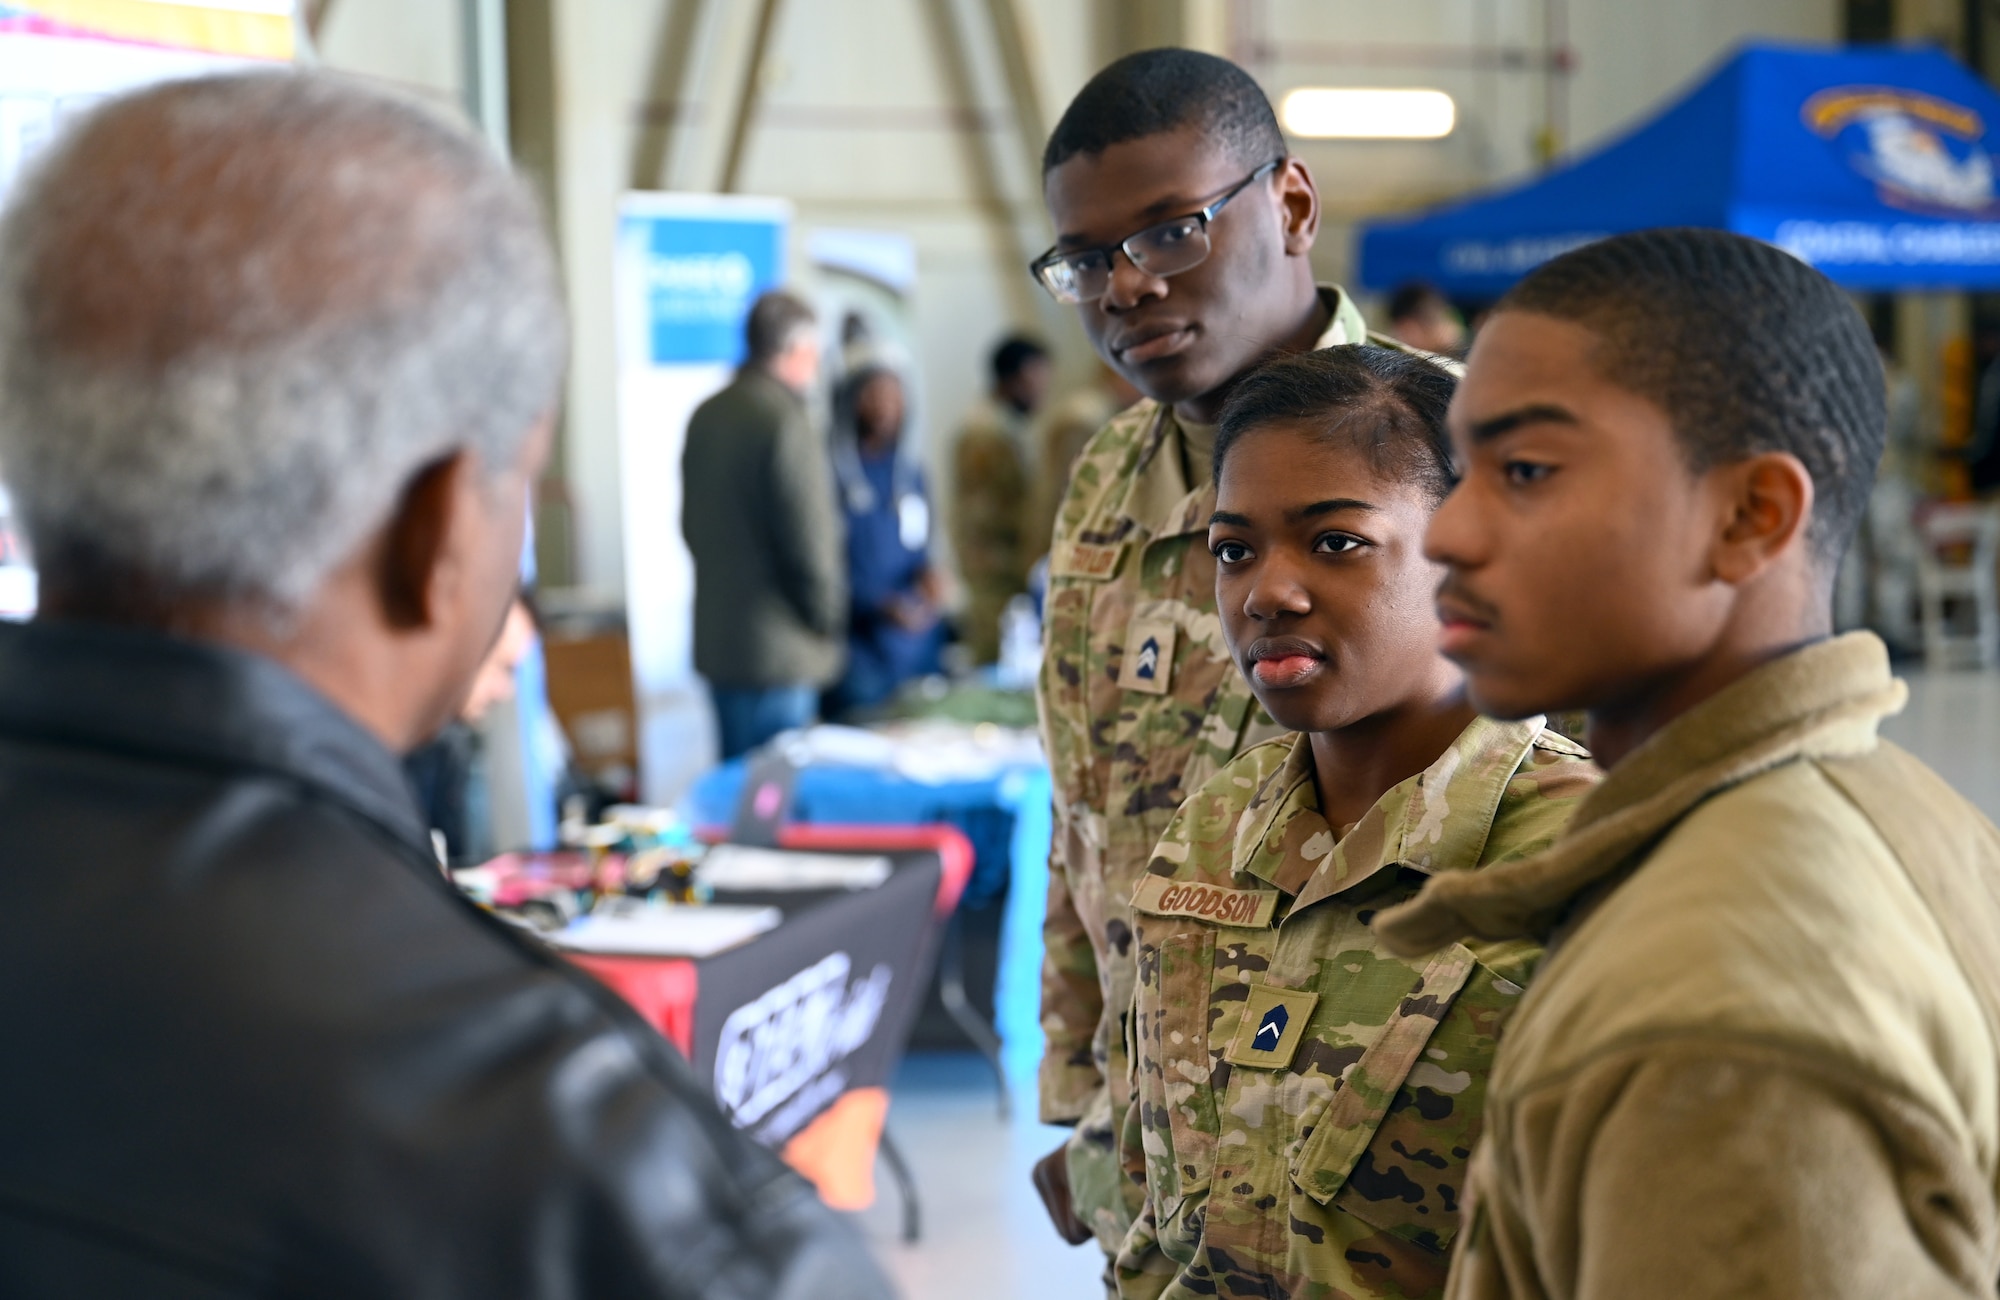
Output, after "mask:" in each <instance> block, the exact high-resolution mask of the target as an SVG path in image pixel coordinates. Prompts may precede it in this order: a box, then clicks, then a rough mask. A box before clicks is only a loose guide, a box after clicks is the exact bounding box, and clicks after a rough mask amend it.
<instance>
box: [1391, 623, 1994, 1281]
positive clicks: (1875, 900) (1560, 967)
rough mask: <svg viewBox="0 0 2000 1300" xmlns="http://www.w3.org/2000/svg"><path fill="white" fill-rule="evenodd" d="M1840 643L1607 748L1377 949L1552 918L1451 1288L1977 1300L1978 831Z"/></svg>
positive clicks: (1470, 1192) (1983, 1050)
mask: <svg viewBox="0 0 2000 1300" xmlns="http://www.w3.org/2000/svg"><path fill="white" fill-rule="evenodd" d="M1904 697H1905V692H1904V689H1903V686H1902V683H1900V682H1898V681H1896V680H1894V679H1893V678H1892V677H1891V676H1890V675H1889V668H1888V658H1887V655H1886V653H1885V652H1884V650H1883V648H1882V644H1881V642H1880V641H1878V640H1877V639H1876V638H1875V637H1873V636H1871V635H1868V634H1866V633H1859V634H1855V635H1850V636H1845V637H1840V638H1838V639H1835V640H1831V641H1825V642H1821V643H1818V644H1816V645H1813V646H1810V647H1807V648H1806V649H1803V650H1800V651H1797V652H1795V653H1793V654H1789V655H1786V656H1785V657H1783V658H1781V659H1778V660H1775V661H1773V662H1772V663H1770V664H1767V665H1765V666H1764V667H1762V668H1760V669H1758V670H1757V671H1756V672H1753V673H1751V674H1749V675H1748V676H1746V677H1744V678H1743V679H1742V680H1741V681H1738V682H1736V683H1735V684H1733V685H1732V686H1730V687H1729V688H1728V689H1727V690H1725V691H1723V692H1722V693H1720V694H1719V695H1717V696H1715V697H1714V698H1712V699H1710V700H1708V701H1707V702H1705V703H1703V704H1702V705H1700V706H1699V707H1697V708H1696V709H1694V710H1692V711H1690V712H1689V713H1687V714H1686V715H1684V716H1682V717H1681V718H1679V719H1677V720H1676V721H1675V722H1673V723H1672V724H1671V725H1670V726H1668V727H1667V728H1666V729H1664V730H1663V731H1661V732H1660V733H1659V734H1658V735H1657V736H1655V737H1654V738H1653V739H1652V740H1650V741H1649V742H1647V743H1646V744H1645V745H1644V746H1642V747H1641V748H1640V749H1638V750H1637V751H1635V752H1634V753H1633V754H1632V755H1631V756H1630V757H1629V758H1627V759H1626V760H1625V761H1624V762H1622V763H1620V764H1619V765H1618V766H1617V767H1616V768H1614V769H1613V770H1612V772H1611V774H1610V776H1609V777H1608V778H1607V779H1606V780H1605V782H1604V783H1603V785H1601V786H1599V787H1598V789H1597V790H1596V791H1595V792H1593V793H1592V794H1591V795H1590V796H1589V798H1587V799H1586V800H1585V802H1584V804H1583V807H1582V808H1581V809H1580V810H1579V811H1578V813H1577V816H1576V819H1575V821H1574V822H1573V823H1572V824H1571V827H1570V829H1569V831H1568V832H1567V833H1566V835H1565V836H1564V838H1563V839H1562V840H1560V841H1558V842H1557V843H1556V845H1555V846H1553V847H1552V848H1551V849H1549V850H1548V851H1547V852H1545V853H1542V854H1540V855H1537V856H1536V857H1534V858H1529V859H1526V860H1523V861H1520V862H1516V863H1508V864H1502V865H1499V866H1495V867H1490V868H1488V869H1487V870H1485V871H1481V872H1476V873H1475V872H1465V873H1449V874H1445V875H1440V876H1437V877H1435V878H1433V879H1432V880H1431V881H1430V883H1429V884H1428V886H1427V887H1426V888H1425V890H1424V892H1423V893H1422V894H1421V895H1419V896H1418V897H1417V898H1416V899H1413V900H1411V901H1410V902H1409V903H1407V904H1405V905H1403V906H1402V907H1400V908H1397V909H1394V910H1393V911H1391V912H1388V913H1385V914H1384V915H1383V916H1382V917H1381V918H1379V919H1378V921H1377V928H1378V931H1379V933H1380V934H1381V936H1382V937H1383V938H1384V939H1385V940H1386V941H1387V942H1388V943H1389V944H1390V946H1391V947H1392V948H1396V949H1398V950H1400V951H1404V952H1422V951H1427V950H1430V949H1433V948H1436V947H1439V946H1441V945H1443V944H1445V943H1447V942H1451V941H1454V940H1456V939H1459V938H1461V937H1464V936H1466V935H1468V934H1472V935H1479V936H1481V937H1484V938H1488V939H1498V938H1504V937H1513V936H1517V935H1531V936H1547V935H1550V934H1553V935H1554V938H1555V941H1556V947H1555V952H1554V955H1553V956H1552V957H1551V958H1550V960H1549V961H1547V962H1546V963H1545V964H1544V965H1543V967H1542V969H1541V971H1540V972H1539V973H1538V975H1537V976H1536V979H1535V983H1534V986H1533V987H1532V988H1531V989H1530V990H1529V992H1528V995H1527V997H1526V998H1525V999H1524V1000H1523V1002H1522V1005H1521V1007H1520V1009H1519V1011H1518V1012H1517V1013H1516V1016H1515V1018H1514V1020H1513V1021H1512V1022H1511V1023H1510V1024H1509V1025H1508V1027H1507V1030H1506V1035H1505V1037H1504V1038H1503V1040H1502V1042H1501V1045H1500V1053H1499V1058H1498V1060H1497V1062H1496V1064H1495V1067H1494V1073H1493V1076H1492V1081H1491V1084H1490V1086H1489V1092H1488V1095H1487V1111H1486V1115H1487V1130H1486V1134H1485V1136H1484V1138H1483V1139H1482V1140H1481V1144H1480V1147H1479V1150H1478V1152H1477V1153H1476V1155H1475V1156H1474V1159H1473V1168H1472V1172H1471V1174H1470V1176H1469V1178H1468V1180H1467V1200H1468V1210H1467V1215H1468V1222H1469V1225H1470V1226H1468V1227H1467V1228H1466V1229H1465V1231H1464V1232H1463V1233H1462V1234H1461V1236H1460V1239H1459V1254H1458V1257H1457V1259H1456V1260H1455V1262H1454V1264H1453V1268H1452V1274H1451V1285H1450V1287H1449V1294H1450V1295H1451V1296H1452V1297H1454V1298H1455V1300H1498V1298H1500V1297H1519V1298H1521V1300H1527V1298H1528V1297H1536V1298H1540V1297H1550V1298H1551V1300H1571V1298H1576V1300H1649V1298H1650V1297H1669V1296H1671V1297H1675V1298H1676V1300H1689V1298H1694V1297H1721V1296H1728V1297H1780V1296H1783V1297H1793V1296H1796V1297H1801V1298H1802V1300H1803V1298H1805V1297H1812V1298H1813V1300H1840V1298H1844V1297H1854V1298H1855V1300H1862V1298H1864V1297H1865V1298H1866V1300H1883V1298H1885V1297H1898V1296H1910V1297H1917V1296H1924V1297H1928V1296H1984V1297H1992V1296H1993V1295H1994V1294H1995V1283H1996V1278H2000V1228H1996V1215H1995V1187H1996V1178H2000V832H1996V831H1995V829H1994V827H1993V825H1992V824H1991V823H1990V822H1988V821H1987V820H1986V819H1985V818H1984V817H1983V816H1981V815H1980V814H1979V812H1978V811H1977V810H1975V809H1974V808H1972V807H1971V806H1970V805H1969V804H1967V803H1966V802H1965V801H1964V800H1963V799H1961V798H1960V797H1959V796H1958V795H1957V794H1956V793H1954V792H1953V791H1952V790H1951V789H1950V787H1948V786H1947V785H1945V783H1944V782H1943V781H1942V780H1940V779H1939V778H1938V777H1937V776H1936V775H1935V774H1934V773H1932V772H1931V771H1930V770H1929V769H1928V768H1926V767H1924V766H1923V764H1921V763H1919V762H1917V761H1916V760H1915V759H1914V758H1912V757H1910V756H1909V755H1908V754H1907V753H1905V752H1903V751H1902V750H1900V749H1898V748H1896V747H1895V746H1894V745H1892V744H1889V743H1888V742H1886V741H1878V740H1877V739H1876V734H1875V729H1876V724H1877V722H1878V721H1879V719H1880V718H1882V717H1883V716H1885V715H1887V714H1890V713H1893V712H1895V711H1896V710H1898V709H1900V708H1901V707H1902V704H1903V700H1904Z"/></svg>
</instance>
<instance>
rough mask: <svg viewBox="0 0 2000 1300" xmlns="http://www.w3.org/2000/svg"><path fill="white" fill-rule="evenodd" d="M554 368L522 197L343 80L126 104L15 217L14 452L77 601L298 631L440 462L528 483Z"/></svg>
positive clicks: (228, 87)
mask: <svg viewBox="0 0 2000 1300" xmlns="http://www.w3.org/2000/svg"><path fill="white" fill-rule="evenodd" d="M565 349H566V337H565V326H564V314H563V307H562V297H561V292H560V287H559V284H558V280H557V274H556V268H555V265H554V262H553V259H552V257H551V255H550V252H549V248H548V244H547V240H546V238H545V236H544V233H543V228H542V223H541V220H540V217H539V214H538V212H537V210H536V206H535V203H534V201H533V199H532V198H531V197H530V195H529V194H528V192H527V191H526V190H525V188H524V187H523V186H522V185H521V184H520V183H519V182H518V181H517V180H516V179H515V178H514V177H512V176H511V175H510V174H509V173H508V171H507V169H506V168H505V167H504V166H503V165H502V164H501V163H500V162H499V161H498V160H497V159H496V158H494V157H493V156H492V154H491V152H490V150H489V149H488V147H487V146H486V145H485V144H484V143H482V142H481V141H480V140H479V139H478V137H476V136H474V135H473V134H471V133H470V132H468V131H465V130H463V129H461V128H460V127H457V126H455V125H453V124H451V123H449V122H447V121H445V120H444V119H443V118H441V117H439V116H438V115H436V114H435V113H434V112H433V111H432V110H430V109H428V108H425V107H422V106H419V105H418V104H416V103H414V102H412V101H406V100H404V99H402V98H400V97H396V96H393V95H390V94H388V93H385V92H382V91H379V90H374V89H366V88H363V87H362V86H360V85H359V84H357V83H353V82H349V81H346V80H343V79H339V78H335V77H331V76H327V75H321V74H306V73H252V74H241V75H231V76H223V77H215V78H209V79H203V80H197V81H183V82H177V83H173V84H170V85H167V86H163V87H160V88H157V89H153V90H148V91H144V92H141V93H139V94H136V95H132V96H128V97H125V98H122V99H119V100H115V101H113V102H112V103H110V104H108V105H106V106H105V107H103V108H100V109H98V110H97V111H95V112H94V113H92V114H91V115H90V116H89V117H88V118H86V119H85V120H84V121H83V122H82V123H80V124H79V125H78V126H77V127H76V128H74V129H73V130H72V131H70V132H69V133H68V134H67V135H66V136H65V137H64V138H63V139H61V140H59V141H58V142H57V143H56V144H55V145H54V146H53V147H52V148H51V150H50V151H49V153H48V154H47V155H46V156H45V158H44V159H43V160H42V161H41V162H40V164H39V165H38V166H37V167H36V168H35V169H34V170H33V172H32V173H31V175H30V176H29V177H28V178H27V179H26V180H25V182H24V183H23V185H22V187H21V189H20V191H19V193H18V194H17V196H16V198H15V200H14V202H13V206H12V208H11V209H10V211H9V214H8V216H7V218H6V220H5V223H4V226H0V463H4V464H5V465H6V468H7V475H8V478H9V480H10V483H11V485H12V486H13V487H14V488H15V489H16V494H17V497H18V500H19V508H20V510H21V513H22V514H23V516H24V517H25V520H26V524H27V531H28V534H29V538H30V542H31V545H32V546H33V548H34V551H35V557H36V561H37V564H38V565H39V567H40V568H41V570H42V574H43V582H44V587H45V590H49V589H53V590H55V591H57V592H62V593H67V597H68V599H69V601H70V603H72V604H77V605H84V606H89V605H92V604H95V605H97V606H100V607H102V608H104V609H109V610H116V609H117V608H118V603H119V602H120V601H121V600H126V601H131V602H133V603H135V604H136V606H138V607H139V608H142V609H146V610H157V609H163V608H169V607H171V606H172V605H173V604H174V603H176V602H182V601H211V602H225V603H231V604H236V603H242V604H248V605H254V606H258V607H260V608H261V609H262V610H263V611H265V612H266V613H267V614H270V615H275V616H277V617H279V618H283V617H285V616H287V615H290V614H292V613H295V612H297V611H298V610H299V609H300V608H301V607H302V606H303V605H304V603H305V602H306V601H307V600H308V598H309V597H310V596H311V595H312V594H313V593H314V592H315V591H316V590H317V589H318V588H319V586H320V584H321V583H322V582H323V580H324V579H325V578H326V577H327V576H328V575H329V573H330V572H331V571H332V570H333V569H334V568H335V567H336V566H338V565H339V564H340V563H342V562H343V561H344V560H346V559H348V558H349V557H350V556H351V555H352V553H353V552H354V551H355V549H356V548H357V547H358V546H359V545H360V544H361V543H362V542H363V540H364V539H365V538H366V537H367V536H368V535H369V534H370V532H371V531H372V530H374V529H376V528H378V527H380V526H381V524H382V523H383V521H384V519H385V517H387V516H388V515H389V514H390V513H391V512H392V511H393V510H394V508H395V507H396V505H397V502H398V500H399V498H400V497H401V495H402V493H403V492H404V490H405V489H406V487H407V485H408V484H409V483H410V482H411V480H412V478H413V477H414V476H415V475H417V474H418V473H419V472H420V471H422V470H423V469H424V468H425V467H427V466H429V465H431V464H434V463H437V462H439V461H441V460H444V459H446V458H448V457H450V456H452V455H454V454H456V453H459V452H462V451H468V450H469V451H470V452H472V453H473V454H474V456H475V457H476V460H477V461H478V463H479V464H481V465H482V466H485V467H487V468H488V469H490V470H492V471H493V472H498V471H499V470H501V469H506V468H509V467H512V466H513V465H514V463H515V461H516V459H517V457H518V456H519V455H520V452H521V448H522V446H523V443H524V440H525V439H526V437H527V435H528V434H529V433H530V431H531V430H532V429H534V428H535V427H536V426H537V425H538V424H539V422H540V421H541V419H542V417H543V416H545V415H546V414H547V413H548V412H549V410H550V408H551V406H552V404H553V403H554V401H555V398H556V391H557V385H558V382H559V379H560V375H561V371H562V367H563V362H564V354H565ZM121 592H123V593H128V594H127V595H125V596H120V595H119V594H118V593H121Z"/></svg>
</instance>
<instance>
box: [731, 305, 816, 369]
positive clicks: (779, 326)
mask: <svg viewBox="0 0 2000 1300" xmlns="http://www.w3.org/2000/svg"><path fill="white" fill-rule="evenodd" d="M814 319H815V318H814V316H813V309H812V308H811V307H809V306H807V305H806V303H805V300H804V299H802V298H799V297H797V296H795V295H793V294H789V293H786V292H785V291H784V290H783V289H769V290H766V291H765V292H764V293H762V294H759V295H758V297H757V301H755V302H753V303H751V304H750V314H749V315H748V316H746V317H745V318H744V320H743V345H744V348H745V350H746V351H747V352H748V353H749V354H750V361H751V363H752V364H753V365H762V364H763V363H765V362H767V361H771V360H774V359H775V358H776V357H777V356H778V355H779V354H780V353H782V352H783V351H784V350H785V349H786V348H788V347H790V346H792V340H793V339H795V338H797V337H798V333H799V331H800V330H803V329H807V328H809V327H810V326H811V325H812V324H813V322H814Z"/></svg>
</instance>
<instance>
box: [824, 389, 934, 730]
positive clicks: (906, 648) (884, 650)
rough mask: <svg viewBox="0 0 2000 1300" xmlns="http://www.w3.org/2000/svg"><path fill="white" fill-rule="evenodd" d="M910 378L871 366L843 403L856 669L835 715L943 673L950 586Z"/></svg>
mask: <svg viewBox="0 0 2000 1300" xmlns="http://www.w3.org/2000/svg"><path fill="white" fill-rule="evenodd" d="M908 410H909V408H908V405H907V403H906V402H905V400H904V394H903V380H902V377H901V376H899V375H898V374H897V373H896V372H895V371H894V370H892V369H890V368H889V367H887V366H884V365H881V364H878V363H873V362H870V363H866V364H864V365H862V367H861V368H860V369H858V370H856V371H854V373H852V374H850V375H849V376H848V377H847V378H846V379H845V380H844V381H842V383H841V386H840V392H839V393H838V394H837V395H836V397H835V401H834V447H833V463H834V476H835V479H836V481H837V483H838V485H839V491H840V503H841V507H842V509H843V510H844V511H845V512H846V515H847V580H848V582H847V588H848V593H849V595H848V599H849V608H848V616H847V667H846V669H845V670H844V671H843V672H842V674H841V677H840V680H839V681H838V682H837V683H836V684H835V685H834V687H833V689H832V690H831V691H829V692H828V693H827V698H826V701H825V706H826V714H827V716H828V717H830V718H834V719H841V718H846V717H850V716H852V715H854V714H856V713H858V712H862V711H865V710H868V709H871V708H874V707H875V706H877V705H880V704H882V703H884V702H885V701H887V700H888V699H889V698H890V697H891V696H893V695H894V694H895V693H896V690H897V688H898V687H900V686H901V685H902V684H903V683H904V682H906V681H909V680H910V679H911V678H913V677H921V676H924V675H926V674H929V673H935V672H938V671H940V669H941V664H940V662H939V656H940V654H941V652H942V651H943V649H944V638H945V627H944V620H943V611H942V602H943V585H942V583H941V581H940V578H939V574H938V571H937V569H936V568H935V567H934V566H933V565H932V564H931V503H930V495H929V493H928V492H927V491H926V490H925V487H924V478H923V471H922V470H920V469H919V468H918V467H917V463H916V458H915V457H914V456H912V455H910V454H909V452H908V449H907V447H906V446H905V444H904V441H903V428H904V424H905V422H906V421H907V418H908Z"/></svg>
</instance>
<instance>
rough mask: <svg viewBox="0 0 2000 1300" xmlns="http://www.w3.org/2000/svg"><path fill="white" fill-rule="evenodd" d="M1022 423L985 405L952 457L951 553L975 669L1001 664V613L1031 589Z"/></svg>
mask: <svg viewBox="0 0 2000 1300" xmlns="http://www.w3.org/2000/svg"><path fill="white" fill-rule="evenodd" d="M1026 426H1027V421H1026V420H1024V419H1023V418H1022V417H1020V416H1019V415H1017V414H1015V413H1014V412H1012V411H1010V410H1008V409H1006V408H1004V407H1001V406H1000V405H998V404H997V403H995V402H993V401H991V400H990V399H989V400H988V401H987V402H986V403H985V404H983V405H982V406H981V407H980V408H979V409H978V410H976V411H975V412H974V413H973V415H972V416H971V417H970V418H969V419H968V420H967V421H966V424H965V427H964V428H963V429H962V430H961V431H960V432H959V435H958V443H957V447H956V449H955V451H954V452H953V456H952V493H953V501H952V548H953V550H954V551H956V552H957V555H958V572H959V576H960V577H962V578H963V579H964V580H965V612H964V614H963V616H962V617H961V619H960V624H961V631H962V633H963V635H964V638H965V644H966V647H967V648H968V649H969V650H971V652H972V659H973V662H974V663H981V664H990V663H992V662H994V661H995V660H996V659H998V658H999V657H1000V612H1001V611H1002V610H1004V609H1006V608H1007V602H1008V601H1009V600H1010V599H1012V598H1013V597H1015V596H1017V595H1019V594H1020V593H1022V592H1023V591H1026V590H1027V589H1028V569H1029V566H1031V565H1032V564H1033V563H1034V561H1035V559H1036V557H1037V556H1039V555H1040V551H1039V549H1037V550H1036V552H1035V555H1029V554H1028V549H1029V546H1028V543H1027V539H1026V538H1025V537H1024V536H1023V534H1022V525H1023V524H1024V523H1025V522H1026V519H1027V514H1028V469H1027V465H1026V464H1025V463H1024V458H1023V455H1022V448H1023V446H1024V443H1025V440H1026V437H1027V434H1026Z"/></svg>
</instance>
